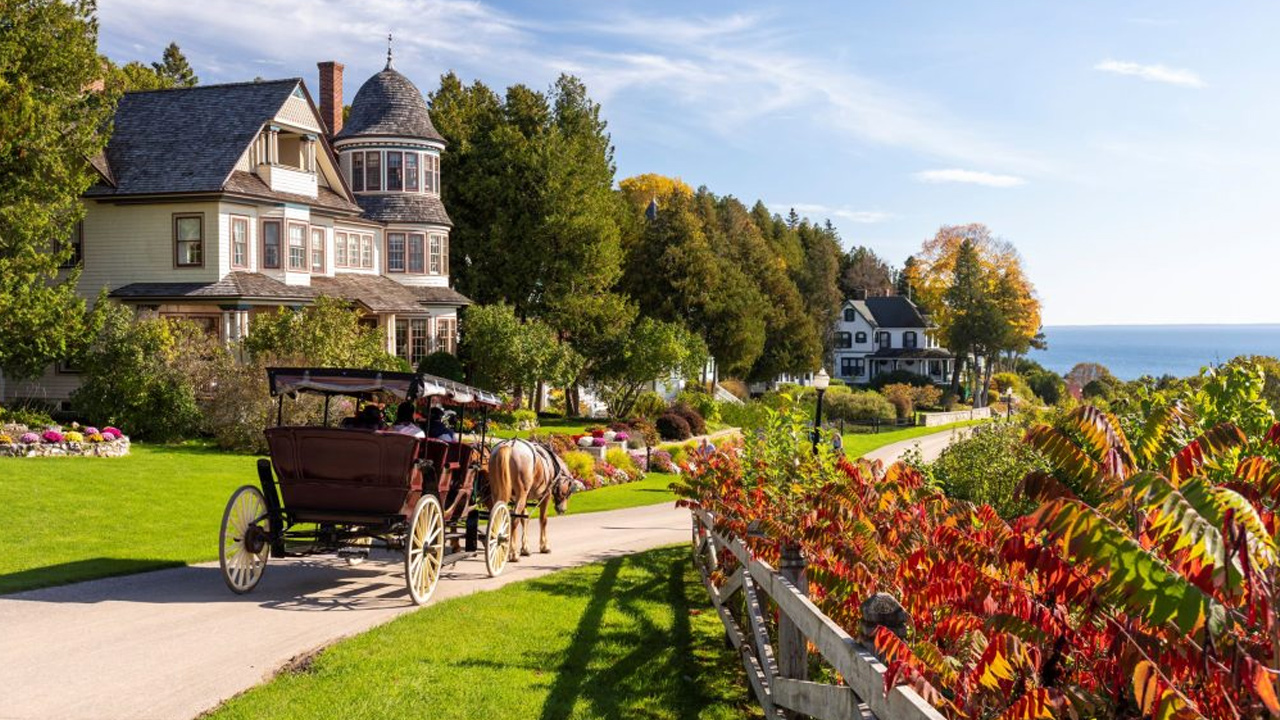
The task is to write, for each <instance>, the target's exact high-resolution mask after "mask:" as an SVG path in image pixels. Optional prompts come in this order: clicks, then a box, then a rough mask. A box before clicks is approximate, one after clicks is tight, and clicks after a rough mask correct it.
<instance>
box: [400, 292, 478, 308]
mask: <svg viewBox="0 0 1280 720" xmlns="http://www.w3.org/2000/svg"><path fill="white" fill-rule="evenodd" d="M410 289H411V290H413V292H414V294H415V295H417V296H418V301H419V302H421V303H423V304H424V305H459V306H461V305H474V304H475V303H473V302H472V301H471V298H469V297H467V296H466V295H463V294H462V293H460V292H458V291H457V290H454V289H453V288H451V287H415V288H410Z"/></svg>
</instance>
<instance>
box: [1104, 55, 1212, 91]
mask: <svg viewBox="0 0 1280 720" xmlns="http://www.w3.org/2000/svg"><path fill="white" fill-rule="evenodd" d="M1093 69H1094V70H1101V71H1102V72H1109V73H1115V74H1116V75H1132V76H1134V77H1138V78H1142V79H1143V80H1146V81H1148V82H1158V83H1167V84H1169V85H1181V86H1183V87H1190V88H1202V87H1205V81H1204V80H1201V79H1200V76H1199V75H1197V74H1195V73H1194V72H1192V71H1191V70H1185V69H1181V68H1171V67H1165V66H1164V65H1142V64H1140V63H1135V62H1125V61H1123V60H1103V61H1102V62H1100V63H1098V64H1097V65H1094V66H1093Z"/></svg>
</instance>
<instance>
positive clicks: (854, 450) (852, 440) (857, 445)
mask: <svg viewBox="0 0 1280 720" xmlns="http://www.w3.org/2000/svg"><path fill="white" fill-rule="evenodd" d="M984 422H987V421H986V420H966V421H964V422H958V423H951V424H950V425H938V426H936V427H909V428H902V429H900V430H889V431H886V432H881V433H874V434H864V433H846V434H845V436H844V454H845V455H848V456H849V457H862V456H863V455H866V454H867V453H869V452H871V451H872V450H879V449H880V448H882V447H884V446H885V445H892V444H894V443H896V442H901V441H903V440H911V439H913V438H918V437H921V436H923V435H932V434H934V433H940V432H946V431H948V430H954V429H955V428H961V427H968V426H970V425H979V424H981V423H984Z"/></svg>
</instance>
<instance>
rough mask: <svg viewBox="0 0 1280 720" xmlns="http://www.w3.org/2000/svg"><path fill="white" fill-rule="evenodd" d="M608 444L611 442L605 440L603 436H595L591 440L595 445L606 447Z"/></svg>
mask: <svg viewBox="0 0 1280 720" xmlns="http://www.w3.org/2000/svg"><path fill="white" fill-rule="evenodd" d="M608 444H609V441H608V440H605V439H604V438H602V437H598V438H595V439H593V440H592V441H591V445H592V446H594V447H604V446H605V445H608Z"/></svg>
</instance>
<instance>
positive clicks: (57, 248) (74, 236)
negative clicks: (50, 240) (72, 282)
mask: <svg viewBox="0 0 1280 720" xmlns="http://www.w3.org/2000/svg"><path fill="white" fill-rule="evenodd" d="M53 245H54V248H53V251H54V252H55V253H56V252H67V251H68V250H69V251H70V254H69V255H68V256H67V259H66V260H63V261H62V264H60V265H58V267H60V268H74V267H79V266H80V265H81V263H83V262H84V221H83V220H81V221H80V222H77V223H76V226H75V227H73V228H71V234H70V235H68V236H67V238H66V239H65V240H63V241H62V242H61V243H57V242H55V243H54V244H53Z"/></svg>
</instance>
